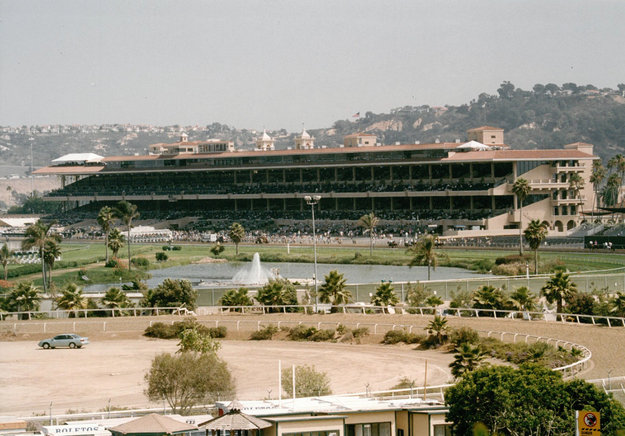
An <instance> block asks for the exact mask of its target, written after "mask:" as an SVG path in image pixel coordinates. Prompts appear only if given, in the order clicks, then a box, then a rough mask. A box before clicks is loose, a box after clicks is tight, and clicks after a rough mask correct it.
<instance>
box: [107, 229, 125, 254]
mask: <svg viewBox="0 0 625 436" xmlns="http://www.w3.org/2000/svg"><path fill="white" fill-rule="evenodd" d="M108 240H109V241H108V248H110V249H111V251H112V252H113V258H116V257H117V252H118V251H119V250H121V249H122V248H123V247H124V242H125V241H126V238H125V237H124V235H123V234H122V233H121V232H120V231H119V229H117V228H115V229H113V230H111V232H110V233H109V236H108Z"/></svg>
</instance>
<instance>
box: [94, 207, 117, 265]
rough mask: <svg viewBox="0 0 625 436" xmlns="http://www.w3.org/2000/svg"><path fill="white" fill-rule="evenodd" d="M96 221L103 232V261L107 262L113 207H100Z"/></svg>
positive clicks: (113, 218) (113, 216)
mask: <svg viewBox="0 0 625 436" xmlns="http://www.w3.org/2000/svg"><path fill="white" fill-rule="evenodd" d="M97 221H98V224H99V225H100V227H101V228H102V231H103V232H104V249H105V252H106V260H105V262H108V261H109V233H110V231H111V229H112V228H113V222H114V221H115V215H114V214H113V209H111V208H110V207H109V206H104V207H102V209H100V212H98V218H97Z"/></svg>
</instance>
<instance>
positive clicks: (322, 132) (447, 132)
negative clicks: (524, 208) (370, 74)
mask: <svg viewBox="0 0 625 436" xmlns="http://www.w3.org/2000/svg"><path fill="white" fill-rule="evenodd" d="M482 125H493V126H497V127H501V128H503V129H505V135H506V136H505V138H506V143H507V144H508V145H510V146H512V147H513V148H554V147H561V146H562V145H564V144H568V143H571V142H577V141H581V142H590V143H592V144H594V145H595V152H596V153H597V154H598V155H599V156H601V157H602V158H604V159H607V158H609V157H610V156H613V155H614V154H617V153H625V84H620V85H619V86H618V90H613V89H609V88H604V89H597V88H595V87H594V86H592V85H586V86H577V85H575V84H573V83H566V84H564V85H562V86H558V85H555V84H552V83H551V84H547V85H540V84H538V85H535V86H534V87H533V89H532V90H529V91H526V90H522V89H520V88H516V87H515V86H514V85H513V84H511V83H509V82H504V83H503V84H502V85H501V87H500V88H499V89H498V90H497V94H496V95H489V94H486V93H482V94H480V95H479V96H478V97H477V98H476V99H474V100H472V101H470V102H468V103H467V104H463V105H460V106H444V107H431V106H427V105H423V106H404V107H401V108H397V109H392V110H391V111H390V113H380V114H375V113H372V112H367V113H365V114H364V115H363V116H362V117H359V118H353V119H352V120H339V121H336V122H335V123H334V124H333V125H332V126H331V127H329V128H324V129H310V130H309V132H310V133H311V134H313V135H314V136H315V138H316V145H318V146H328V147H335V146H337V145H338V144H340V143H342V141H343V136H344V135H347V134H350V133H354V132H356V131H367V132H372V133H376V134H377V135H378V141H379V142H381V143H383V144H394V143H395V142H401V143H414V142H417V141H419V142H421V143H427V142H435V141H454V140H456V139H459V140H461V141H464V140H465V138H466V131H467V130H468V129H470V128H473V127H479V126H482ZM180 131H185V132H186V133H187V134H188V135H189V140H199V139H207V138H223V139H230V140H233V141H234V142H235V145H236V147H237V148H239V149H245V148H252V147H253V146H254V139H255V137H256V136H257V135H258V134H259V133H258V132H256V131H253V130H247V129H236V128H234V127H230V126H227V125H223V124H219V123H213V124H209V125H206V126H166V127H158V126H148V125H130V124H124V125H121V124H115V125H101V126H76V125H71V126H58V125H56V126H21V127H8V126H7V127H0V161H1V162H3V166H5V167H8V166H9V165H16V166H23V167H28V166H29V165H30V146H31V144H32V147H33V161H34V166H35V167H40V166H44V165H47V164H48V163H49V162H50V161H51V160H52V159H54V158H56V157H58V156H61V155H63V154H66V153H72V152H94V153H98V154H102V155H116V154H134V153H138V154H145V153H146V152H147V147H148V146H149V145H150V144H153V143H156V142H173V141H176V140H177V138H178V136H179V134H180ZM269 134H270V135H272V136H273V137H274V138H275V139H276V147H277V148H287V147H290V146H292V145H293V138H294V136H295V134H296V133H288V132H287V131H286V130H284V129H282V130H280V131H271V132H269ZM1 171H2V168H0V172H1ZM7 171H8V170H7ZM13 171H14V170H13V169H11V172H13ZM5 172H6V171H5ZM3 175H5V174H0V176H3Z"/></svg>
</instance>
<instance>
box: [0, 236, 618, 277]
mask: <svg viewBox="0 0 625 436" xmlns="http://www.w3.org/2000/svg"><path fill="white" fill-rule="evenodd" d="M180 247H181V250H179V251H173V250H172V251H166V252H165V253H166V254H167V256H168V257H169V259H168V260H167V261H165V262H156V259H155V253H157V252H162V245H146V244H133V245H131V249H132V256H133V257H137V256H141V257H145V258H147V259H148V260H149V261H150V267H149V268H150V269H153V268H166V267H171V266H176V265H184V264H188V263H191V262H194V261H198V260H200V259H202V258H204V257H209V256H211V257H212V255H211V253H210V248H211V245H210V244H180ZM61 250H62V253H63V258H62V261H60V262H57V263H56V264H55V267H54V277H55V278H54V280H55V282H57V283H64V282H66V281H76V280H77V278H78V270H79V269H81V268H84V269H86V270H88V274H87V276H88V277H89V278H90V282H91V283H111V282H116V281H118V280H119V276H120V272H119V270H116V269H112V268H104V267H103V261H104V256H105V253H104V244H103V243H102V242H86V243H82V242H81V243H73V242H64V243H63V244H62V246H61ZM256 252H258V253H259V254H260V256H261V260H262V261H264V262H269V261H271V262H309V263H311V262H313V248H312V247H311V246H292V247H290V252H287V247H286V246H278V245H240V246H239V255H238V256H236V255H235V248H234V246H233V245H226V246H225V251H224V252H223V253H222V254H221V255H220V256H219V257H220V258H223V259H226V260H229V261H242V262H248V261H250V260H251V259H252V256H253V254H254V253H256ZM440 252H441V253H445V254H446V255H447V256H448V260H445V261H442V262H441V263H440V265H441V266H445V265H451V266H458V267H465V268H470V267H471V265H472V264H473V263H475V262H477V261H480V260H484V259H487V260H490V261H492V262H494V261H495V259H496V258H498V257H502V256H506V255H509V254H516V253H517V251H516V250H509V251H502V250H475V249H473V250H467V249H444V250H443V249H441V250H440ZM317 253H318V256H317V261H318V262H319V263H337V264H380V265H407V264H408V262H409V260H410V256H409V255H408V254H407V253H406V250H405V249H404V248H387V247H383V248H382V247H381V248H376V249H374V251H373V256H369V248H368V247H361V246H358V247H356V246H326V245H319V246H318V247H317ZM119 255H120V258H121V259H125V258H126V248H125V247H124V249H122V250H121V251H120V253H119ZM539 255H540V260H541V262H549V261H552V260H555V259H559V260H560V261H562V262H563V263H564V264H565V266H566V268H567V269H568V270H570V271H572V272H584V271H592V270H606V269H612V268H619V267H624V266H625V256H623V255H622V254H613V253H603V252H595V253H590V252H558V251H544V252H539ZM20 268H21V269H20ZM11 270H16V272H17V271H18V270H19V271H20V272H22V271H23V273H21V274H20V275H19V277H13V278H10V280H23V279H28V280H35V282H36V283H37V282H40V281H41V278H40V277H41V274H40V272H39V271H40V270H39V267H38V266H37V265H27V266H20V265H10V266H9V271H11ZM122 274H123V273H122ZM128 279H130V276H123V277H122V280H124V281H126V280H128Z"/></svg>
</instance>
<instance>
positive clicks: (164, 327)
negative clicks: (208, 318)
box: [143, 318, 228, 339]
mask: <svg viewBox="0 0 625 436" xmlns="http://www.w3.org/2000/svg"><path fill="white" fill-rule="evenodd" d="M185 330H196V331H197V332H198V333H200V334H205V335H208V336H210V337H211V338H213V339H218V338H225V337H226V335H227V333H228V329H227V328H226V327H224V326H219V327H206V326H204V325H202V324H200V323H199V322H197V321H196V320H195V319H193V318H188V319H185V320H184V321H177V322H175V323H173V324H165V323H162V322H155V323H154V324H152V326H150V327H148V328H146V329H145V331H144V333H143V335H144V336H147V337H150V338H159V339H175V338H179V337H180V335H181V333H182V332H183V331H185Z"/></svg>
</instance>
